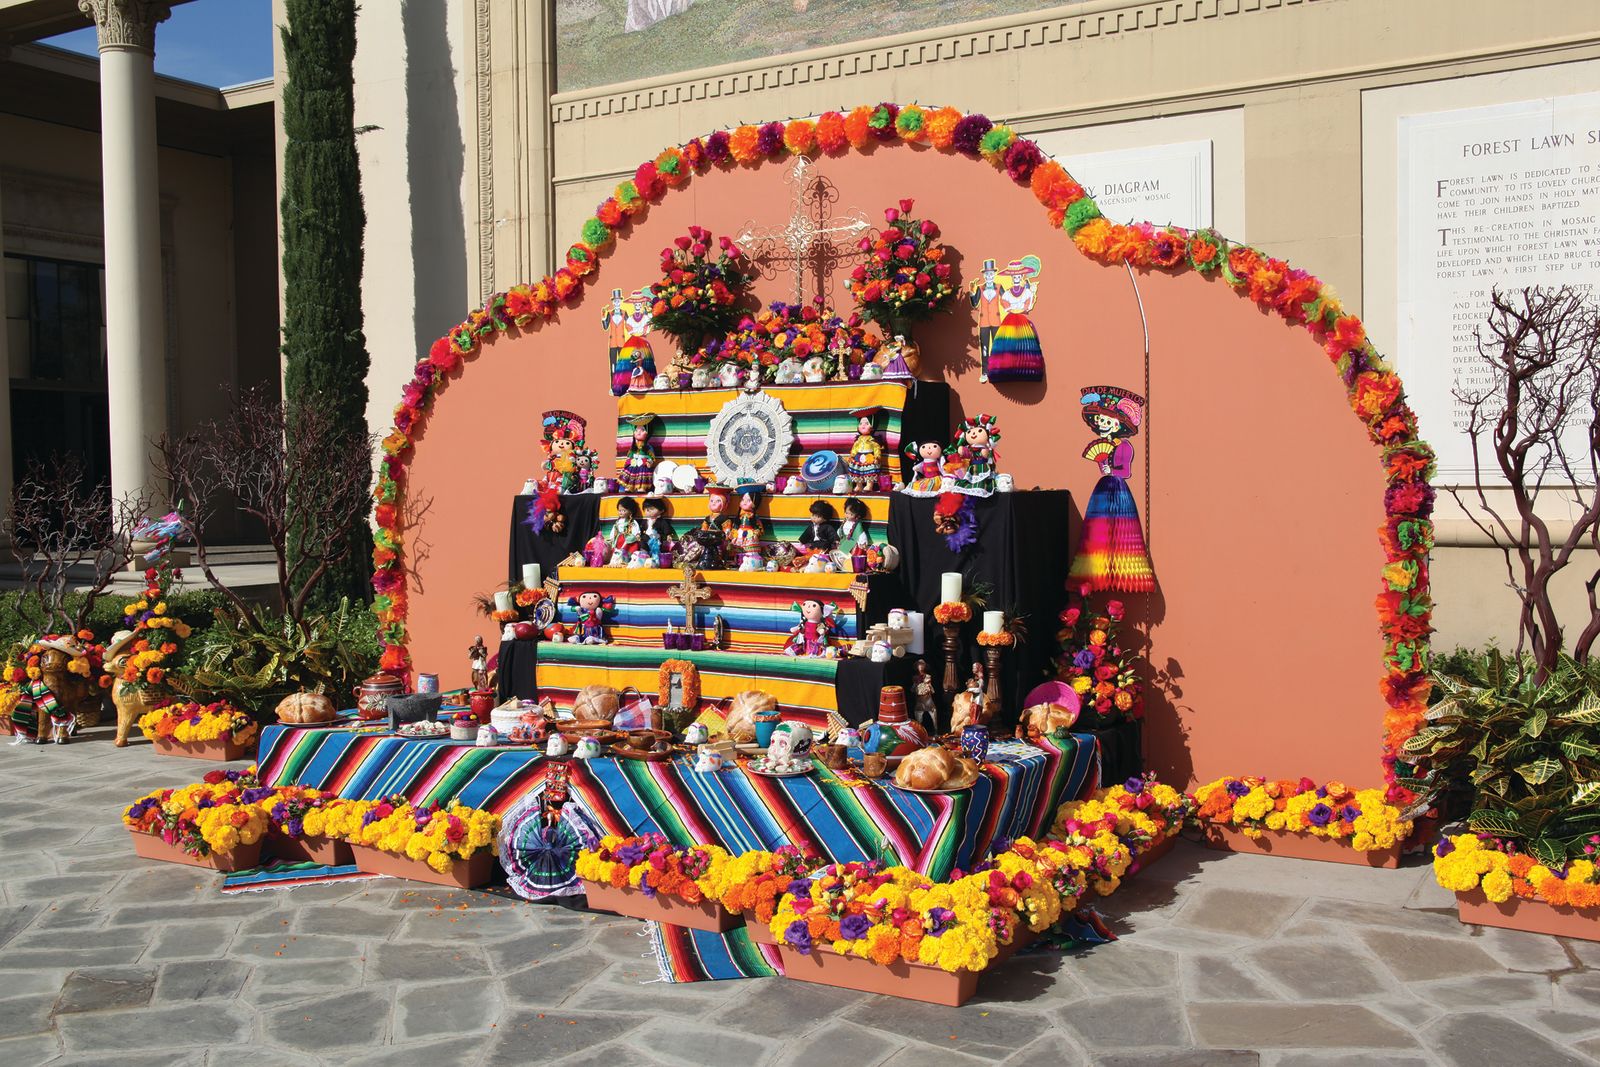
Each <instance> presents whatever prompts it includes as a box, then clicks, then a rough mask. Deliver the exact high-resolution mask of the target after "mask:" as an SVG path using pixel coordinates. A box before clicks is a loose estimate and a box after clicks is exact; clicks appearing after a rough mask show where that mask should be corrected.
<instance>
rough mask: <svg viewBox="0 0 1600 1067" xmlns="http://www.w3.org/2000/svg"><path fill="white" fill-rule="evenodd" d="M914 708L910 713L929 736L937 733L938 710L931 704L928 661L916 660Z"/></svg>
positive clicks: (931, 694) (931, 690)
mask: <svg viewBox="0 0 1600 1067" xmlns="http://www.w3.org/2000/svg"><path fill="white" fill-rule="evenodd" d="M914 690H915V692H916V706H915V707H914V708H913V709H912V713H913V714H914V715H916V717H917V721H919V722H921V723H922V725H923V726H925V727H926V728H927V730H928V732H929V733H930V734H935V733H938V732H939V731H938V726H937V723H938V719H939V708H938V706H937V705H936V704H934V702H933V675H931V674H929V673H928V661H927V660H925V659H919V660H917V678H916V682H915V685H914Z"/></svg>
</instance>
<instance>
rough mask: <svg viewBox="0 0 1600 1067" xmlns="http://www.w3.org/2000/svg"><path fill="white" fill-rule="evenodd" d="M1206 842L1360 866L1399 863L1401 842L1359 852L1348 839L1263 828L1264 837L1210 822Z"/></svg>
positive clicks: (1224, 848)
mask: <svg viewBox="0 0 1600 1067" xmlns="http://www.w3.org/2000/svg"><path fill="white" fill-rule="evenodd" d="M1204 829H1205V835H1206V845H1207V846H1208V847H1210V848H1215V849H1221V850H1222V851H1224V852H1253V853H1255V854H1256V855H1258V856H1288V857H1289V858H1290V859H1296V860H1323V861H1325V862H1327V863H1348V864H1351V865H1353V866H1356V867H1391V868H1392V867H1398V866H1400V846H1399V845H1395V846H1394V847H1393V848H1385V849H1379V850H1374V851H1370V852H1358V851H1356V850H1355V849H1353V848H1351V847H1350V846H1349V845H1348V844H1346V843H1345V842H1344V841H1334V840H1331V839H1330V838H1326V837H1316V836H1314V835H1312V834H1292V833H1286V832H1284V831H1282V830H1263V831H1261V836H1260V837H1246V836H1245V833H1244V831H1243V830H1239V829H1236V828H1234V827H1232V826H1218V825H1217V824H1216V823H1208V824H1206V826H1205V827H1204Z"/></svg>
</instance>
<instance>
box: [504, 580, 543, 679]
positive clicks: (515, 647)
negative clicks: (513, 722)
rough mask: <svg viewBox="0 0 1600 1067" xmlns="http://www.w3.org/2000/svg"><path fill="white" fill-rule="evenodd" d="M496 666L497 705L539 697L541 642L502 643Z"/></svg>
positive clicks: (528, 640)
mask: <svg viewBox="0 0 1600 1067" xmlns="http://www.w3.org/2000/svg"><path fill="white" fill-rule="evenodd" d="M519 576H520V572H519ZM495 666H496V673H495V681H494V690H495V703H497V704H504V703H505V702H506V701H508V700H510V699H511V698H512V697H516V698H517V699H518V700H532V699H533V698H534V697H536V696H538V686H537V684H535V681H534V677H535V674H534V672H535V671H536V670H537V668H538V666H539V642H537V641H535V640H533V639H532V638H531V637H530V638H528V639H527V640H525V641H501V642H500V655H499V657H498V659H497V660H496V661H495Z"/></svg>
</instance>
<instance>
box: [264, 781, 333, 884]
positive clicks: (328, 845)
mask: <svg viewBox="0 0 1600 1067" xmlns="http://www.w3.org/2000/svg"><path fill="white" fill-rule="evenodd" d="M346 803H349V802H348V801H344V800H340V799H339V798H338V797H336V796H334V795H333V794H331V793H328V792H325V791H324V790H320V789H311V788H308V787H306V786H298V785H292V786H280V787H278V788H277V789H276V790H275V792H274V795H273V797H272V798H271V799H269V800H267V801H263V802H262V808H263V810H264V811H265V812H266V816H267V851H268V852H269V853H270V854H271V855H272V856H273V858H274V859H280V860H286V861H288V862H290V863H320V864H323V865H325V866H330V867H342V866H347V865H349V864H352V863H354V862H355V856H354V854H353V853H352V852H351V851H350V843H349V842H348V841H345V840H343V839H342V838H338V837H332V836H329V835H328V834H327V832H326V830H327V825H328V822H327V809H329V808H334V807H337V806H339V805H341V804H346Z"/></svg>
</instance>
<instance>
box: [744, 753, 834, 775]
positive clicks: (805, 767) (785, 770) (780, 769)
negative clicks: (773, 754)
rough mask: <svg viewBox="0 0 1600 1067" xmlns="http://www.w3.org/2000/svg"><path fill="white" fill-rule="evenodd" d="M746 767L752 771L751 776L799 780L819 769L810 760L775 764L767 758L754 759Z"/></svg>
mask: <svg viewBox="0 0 1600 1067" xmlns="http://www.w3.org/2000/svg"><path fill="white" fill-rule="evenodd" d="M745 766H746V767H748V768H749V769H750V773H751V774H759V775H760V776H761V777H763V778H799V777H801V776H802V775H807V774H810V773H811V772H812V771H814V770H816V769H817V768H816V765H815V764H813V763H812V762H811V761H810V760H786V761H784V762H783V763H775V762H774V761H772V760H769V759H767V758H766V757H762V758H760V759H753V760H751V761H750V762H749V763H747V764H745Z"/></svg>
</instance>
